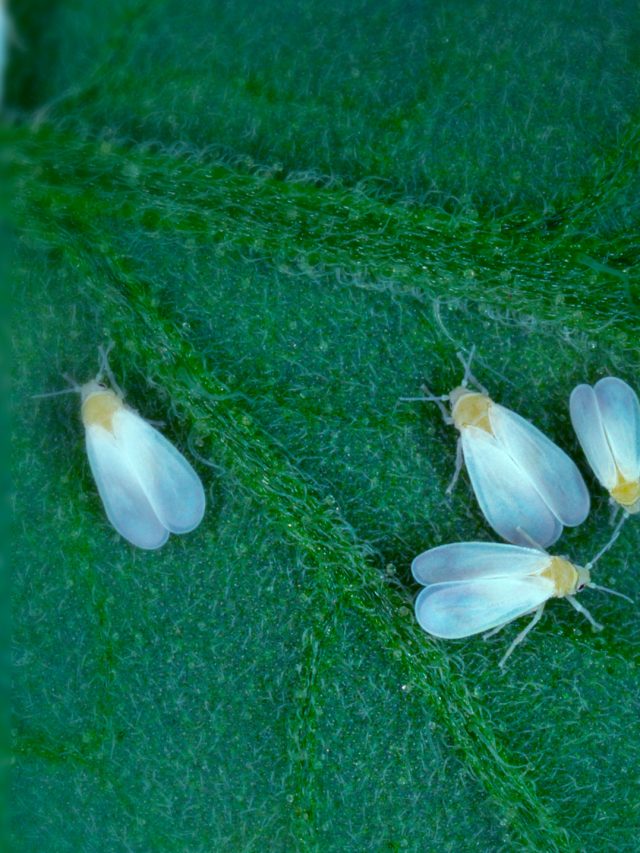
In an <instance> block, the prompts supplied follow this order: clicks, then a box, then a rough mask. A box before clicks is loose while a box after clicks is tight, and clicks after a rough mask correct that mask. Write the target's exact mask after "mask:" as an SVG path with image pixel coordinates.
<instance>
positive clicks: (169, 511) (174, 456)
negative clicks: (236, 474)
mask: <svg viewBox="0 0 640 853" xmlns="http://www.w3.org/2000/svg"><path fill="white" fill-rule="evenodd" d="M113 432H114V435H115V438H116V441H117V442H118V444H119V445H120V447H121V448H122V452H123V454H124V456H125V457H126V459H127V460H128V463H129V467H130V469H131V471H132V472H133V474H134V475H135V477H136V479H137V480H138V482H139V483H140V485H141V487H142V490H143V492H144V493H145V495H146V497H147V499H148V501H149V503H150V504H151V506H152V507H153V510H154V512H155V513H156V515H157V516H158V519H159V520H160V522H161V523H162V524H163V525H164V526H165V527H166V528H167V529H168V530H170V531H171V532H172V533H188V532H189V531H190V530H193V529H194V528H195V527H197V526H198V524H200V521H201V520H202V516H203V514H204V507H205V496H204V489H203V488H202V483H201V482H200V478H199V477H198V475H197V474H196V472H195V471H194V470H193V468H192V467H191V465H190V464H189V463H188V462H187V460H186V459H185V458H184V456H183V455H182V454H181V453H180V452H179V451H178V450H176V448H175V447H174V446H173V444H171V442H170V441H168V440H167V439H166V438H165V437H164V436H163V435H162V434H161V433H159V432H158V430H157V429H154V428H153V427H152V426H151V425H150V424H148V423H147V421H145V420H144V419H143V418H141V417H140V416H139V415H137V414H136V413H135V412H132V411H131V410H130V409H126V408H123V409H120V410H119V411H118V412H116V414H115V415H114V417H113Z"/></svg>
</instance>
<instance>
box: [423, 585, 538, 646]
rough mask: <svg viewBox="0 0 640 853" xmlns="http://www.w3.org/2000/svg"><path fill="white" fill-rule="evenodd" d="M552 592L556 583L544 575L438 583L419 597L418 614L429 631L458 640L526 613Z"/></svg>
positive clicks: (437, 635) (435, 634) (424, 627)
mask: <svg viewBox="0 0 640 853" xmlns="http://www.w3.org/2000/svg"><path fill="white" fill-rule="evenodd" d="M552 595H553V583H552V582H551V581H550V580H548V579H547V578H544V577H514V578H481V579H478V580H472V581H461V582H458V583H437V584H434V585H433V586H428V587H425V589H423V590H422V592H421V593H420V595H419V596H418V598H417V599H416V605H415V608H416V618H417V620H418V623H419V624H420V627H421V628H423V629H424V630H425V631H427V632H428V633H429V634H433V636H435V637H442V638H443V639H447V640H455V639H459V638H461V637H469V636H471V635H472V634H478V633H480V632H481V631H489V630H491V629H492V628H497V627H498V626H499V625H504V624H506V623H507V622H511V620H512V619H517V618H518V616H524V614H525V613H530V612H531V611H532V610H535V609H536V608H537V607H539V606H540V605H541V604H543V603H544V602H545V601H547V600H548V599H549V598H551V596H552Z"/></svg>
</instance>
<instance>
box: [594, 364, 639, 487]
mask: <svg viewBox="0 0 640 853" xmlns="http://www.w3.org/2000/svg"><path fill="white" fill-rule="evenodd" d="M594 391H595V395H596V399H597V401H598V407H599V409H600V413H601V415H602V424H603V426H604V431H605V434H606V436H607V439H608V441H609V446H610V447H611V451H612V453H613V458H614V460H615V462H616V464H617V466H618V468H619V469H620V472H621V473H622V475H623V476H624V478H625V479H626V480H630V481H633V480H637V479H638V477H639V476H640V403H638V397H637V396H636V393H635V391H634V390H633V389H632V388H630V387H629V386H628V385H627V383H626V382H623V381H622V379H616V378H615V377H614V376H607V377H606V378H605V379H601V380H600V381H599V382H596V385H595V387H594Z"/></svg>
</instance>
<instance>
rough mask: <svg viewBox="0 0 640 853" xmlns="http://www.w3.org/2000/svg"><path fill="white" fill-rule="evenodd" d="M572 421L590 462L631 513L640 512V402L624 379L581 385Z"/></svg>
mask: <svg viewBox="0 0 640 853" xmlns="http://www.w3.org/2000/svg"><path fill="white" fill-rule="evenodd" d="M569 410H570V412H571V423H572V424H573V428H574V430H575V431H576V435H577V436H578V441H579V442H580V445H581V447H582V449H583V450H584V454H585V456H586V457H587V460H588V462H589V465H591V468H592V469H593V473H594V474H595V475H596V477H597V478H598V480H599V481H600V483H601V484H602V485H603V486H604V487H605V489H607V491H608V492H609V494H610V495H611V497H612V498H613V500H614V501H615V502H616V503H617V504H618V505H619V506H621V507H623V508H624V510H625V511H626V512H627V513H636V512H640V403H639V402H638V397H637V395H636V393H635V391H634V390H633V389H632V388H630V387H629V386H628V385H627V383H626V382H623V381H622V379H616V378H615V377H613V376H607V377H605V378H604V379H601V380H600V381H599V382H596V384H595V385H594V386H593V387H591V385H578V386H577V387H576V388H574V389H573V391H572V392H571V397H570V398H569Z"/></svg>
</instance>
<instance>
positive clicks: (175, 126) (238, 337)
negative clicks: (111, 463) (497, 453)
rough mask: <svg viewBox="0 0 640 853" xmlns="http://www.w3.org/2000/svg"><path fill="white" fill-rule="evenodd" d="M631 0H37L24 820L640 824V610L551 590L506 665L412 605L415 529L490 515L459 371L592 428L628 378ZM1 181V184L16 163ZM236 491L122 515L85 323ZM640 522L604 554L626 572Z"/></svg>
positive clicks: (277, 841) (18, 358) (467, 840)
mask: <svg viewBox="0 0 640 853" xmlns="http://www.w3.org/2000/svg"><path fill="white" fill-rule="evenodd" d="M637 11H638V10H637V3H635V2H616V3H614V2H585V3H582V4H576V3H574V2H568V0H561V2H550V0H547V1H546V2H543V0H539V2H527V3H523V4H518V5H517V7H516V4H505V3H501V2H497V0H488V2H447V3H444V2H439V3H420V2H410V1H409V0H405V2H399V0H397V1H396V0H388V2H381V0H378V2H373V0H354V2H353V3H343V2H340V0H323V2H319V1H318V2H308V1H307V2H305V0H297V2H294V0H281V2H275V0H271V2H264V3H262V4H257V3H256V2H255V0H237V2H233V3H232V2H204V0H193V2H191V3H189V4H185V3H184V2H178V0H158V2H143V0H138V2H133V0H129V2H126V0H113V2H110V3H96V2H94V0H75V2H71V0H69V2H66V3H63V2H55V0H47V2H44V0H31V2H28V0H22V2H17V0H16V2H14V3H13V5H12V13H13V17H14V20H15V25H16V30H17V33H18V36H19V42H20V43H19V44H17V45H14V46H13V49H12V61H11V65H10V68H9V75H8V83H7V86H8V94H7V104H6V106H5V114H4V121H3V124H2V128H1V129H0V135H1V138H2V139H1V141H2V148H1V154H0V157H1V159H2V170H3V175H6V177H7V178H8V179H9V180H10V182H11V183H10V184H9V186H10V191H11V198H12V200H13V204H12V213H11V220H10V224H11V229H12V230H13V233H14V239H13V240H12V245H13V247H14V251H13V276H12V279H13V291H14V307H13V316H12V333H11V338H10V343H11V347H12V356H13V379H14V390H13V414H12V432H13V447H14V453H13V495H12V503H13V510H14V535H13V539H14V548H13V635H14V678H15V684H14V698H13V722H12V734H13V738H14V756H15V758H14V766H13V771H12V789H13V791H12V816H13V820H14V847H15V849H16V850H18V851H34V853H35V851H37V853H48V851H56V852H57V851H74V853H75V851H124V850H130V851H189V853H191V851H203V853H204V852H205V851H218V850H220V851H264V850H270V851H292V850H296V851H298V850H300V851H307V850H309V851H315V850H317V851H323V853H324V852H325V851H326V852H327V853H329V851H364V850H366V851H369V850H371V851H404V850H408V851H420V852H421V853H422V851H438V853H440V851H456V853H459V852H460V851H476V850H477V851H487V850H492V851H493V850H507V849H508V850H545V851H547V850H561V851H565V850H589V851H600V850H603V851H605V850H616V851H632V850H637V844H638V834H639V832H640V813H639V812H640V769H639V768H640V741H639V739H638V733H637V727H638V714H639V712H640V690H639V683H638V665H639V663H640V631H639V626H638V616H637V609H636V607H635V606H633V605H629V604H627V603H626V602H624V601H622V600H620V599H615V598H612V597H608V596H605V595H603V594H601V593H597V592H585V593H584V594H583V595H582V596H581V601H582V602H583V603H584V604H585V605H586V606H587V607H589V609H590V610H591V612H592V613H593V614H594V616H595V617H596V618H597V619H598V620H599V621H602V622H603V623H604V624H605V629H604V630H603V631H602V632H601V633H600V634H594V633H593V632H592V631H591V628H590V627H589V625H588V624H587V622H586V621H585V620H583V619H582V618H581V617H580V616H579V615H578V614H577V613H575V612H574V611H573V610H572V609H571V608H570V607H569V606H568V605H567V604H566V603H565V602H562V601H555V602H552V603H551V604H550V606H549V607H548V609H547V612H546V614H545V617H544V619H543V621H542V623H541V624H540V625H539V626H538V627H537V628H536V630H535V632H534V633H533V634H532V635H530V637H529V639H528V640H527V642H526V644H525V645H523V646H522V647H520V648H519V649H518V650H517V651H516V653H515V654H514V656H513V657H512V659H511V660H510V662H509V666H508V668H507V670H506V672H504V673H501V672H500V670H499V669H498V666H497V663H498V661H499V659H500V657H501V655H502V654H503V652H504V650H505V648H506V645H507V644H508V643H509V641H510V640H511V639H512V638H513V637H514V636H515V634H516V633H517V631H518V630H519V629H520V628H521V627H522V624H521V623H519V622H518V623H516V624H514V625H512V626H509V627H508V628H506V629H505V630H504V631H503V632H502V633H501V634H499V635H498V636H496V637H495V638H493V639H492V640H490V641H488V642H483V640H482V639H481V638H477V637H476V638H470V639H468V640H465V641H460V642H449V643H446V642H441V641H434V640H432V639H431V638H429V637H428V636H427V635H426V634H424V633H422V632H421V631H420V629H419V628H418V627H417V626H416V624H415V621H414V616H413V608H412V601H413V598H414V596H415V593H416V592H417V590H418V588H417V585H416V584H415V583H414V582H413V580H412V579H411V576H410V570H409V567H410V563H411V559H412V558H413V556H415V555H416V554H417V553H419V552H420V551H422V550H425V549H426V548H429V547H433V546H434V545H437V544H441V543H445V542H451V541H461V540H472V539H478V538H479V539H491V538H492V533H491V531H490V530H489V528H488V527H487V525H486V524H485V523H484V521H483V518H482V516H481V514H480V512H479V510H478V508H477V506H476V504H475V501H474V499H473V496H472V493H471V491H470V488H469V485H468V481H467V478H466V475H463V476H462V478H461V480H460V482H459V484H458V486H457V488H456V490H455V492H454V493H453V495H452V496H451V498H446V497H445V493H444V492H445V488H446V485H447V483H448V481H449V479H450V477H451V474H452V470H453V465H454V450H455V434H454V432H453V431H452V430H451V429H450V428H448V427H446V426H445V425H444V424H443V423H442V420H441V417H440V415H439V413H438V411H437V410H436V409H435V407H433V406H427V405H424V404H422V405H421V404H406V403H400V402H399V398H400V397H402V396H411V395H415V394H417V393H419V387H420V385H421V383H423V382H427V384H428V385H429V386H430V387H432V388H433V389H434V390H436V391H438V392H442V393H444V392H446V391H448V390H450V389H451V388H452V387H454V386H455V385H456V384H458V382H459V380H460V377H461V371H462V369H461V365H460V363H459V362H458V360H457V358H456V353H457V352H458V351H459V350H467V351H468V350H469V349H470V348H471V347H472V346H473V345H475V346H476V348H477V355H476V358H475V361H474V371H475V373H476V375H477V376H478V378H479V379H480V380H481V381H482V382H483V383H484V384H485V385H487V386H488V388H489V389H490V391H491V394H492V396H493V397H494V398H495V399H496V400H499V401H500V402H502V403H504V404H505V405H507V406H509V407H511V408H513V409H515V410H517V411H518V412H519V413H521V414H522V415H524V416H525V417H527V418H529V419H531V420H532V421H534V422H535V423H536V424H537V425H538V426H540V427H541V428H543V429H544V430H545V431H546V432H547V433H548V434H549V435H550V436H551V437H552V438H553V439H554V440H556V441H558V443H560V444H561V445H562V446H563V447H565V448H566V449H567V450H569V452H571V453H573V454H574V455H575V458H576V459H577V460H578V462H579V464H580V465H581V467H582V469H583V471H584V473H585V477H586V479H587V482H588V485H589V486H590V488H591V491H592V495H593V509H592V513H591V515H590V517H589V519H588V521H587V522H586V523H585V524H584V525H583V526H582V527H580V528H579V529H576V530H571V531H565V534H564V536H563V538H562V540H561V541H560V542H559V543H558V545H557V546H556V552H558V553H564V554H567V555H569V556H570V557H571V559H573V560H575V561H576V562H579V563H584V562H586V561H587V560H588V559H589V558H590V557H592V556H593V555H594V554H595V552H596V550H597V549H598V548H599V547H600V546H601V545H602V544H603V543H604V542H605V541H606V540H607V538H608V536H609V535H610V531H611V527H610V511H609V508H608V505H607V499H606V495H605V494H604V493H603V491H602V489H601V488H600V487H599V486H598V484H597V483H596V482H595V481H594V478H593V477H592V476H591V474H590V473H589V472H588V470H587V468H586V464H585V463H584V460H583V458H582V455H581V453H580V452H579V448H578V447H577V443H576V440H575V438H574V436H573V434H572V431H571V427H570V424H569V419H568V411H567V397H568V394H569V393H570V391H571V388H572V387H573V386H574V385H575V384H576V383H578V382H580V381H591V382H592V381H595V380H596V379H597V378H598V377H600V376H602V375H605V374H607V373H613V374H615V375H618V376H621V377H623V378H625V379H626V380H627V381H629V382H630V383H631V384H632V385H635V386H636V387H638V379H637V366H638V336H637V315H638V306H639V304H640V301H639V300H640V293H639V291H638V277H637V262H638V254H639V241H638V198H639V196H640V162H639V161H640V147H639V142H640V139H639V136H640V134H639V133H638V94H639V92H640V47H639V44H640V25H639V23H638V21H639V19H638V15H637ZM5 185H6V184H5ZM108 341H113V342H114V344H115V348H114V351H113V354H112V366H113V368H114V371H115V373H116V375H117V377H118V379H119V382H120V384H121V385H122V386H123V387H124V388H125V390H126V392H127V400H128V402H129V403H130V404H131V405H132V406H134V407H135V408H137V409H138V410H139V411H140V412H141V413H142V414H143V415H144V416H145V417H148V418H150V419H158V420H162V421H163V422H164V426H163V431H164V432H165V434H166V435H167V436H168V437H169V438H170V439H171V440H172V441H174V442H175V443H176V445H177V446H179V447H181V448H183V449H184V450H185V452H186V453H187V455H190V456H191V458H193V459H194V460H195V463H194V464H195V465H196V467H197V468H198V470H199V472H200V474H201V476H202V479H203V481H204V483H205V488H206V490H207V494H208V499H209V506H208V511H207V514H206V516H205V520H204V522H203V524H202V525H201V526H200V527H199V528H198V530H197V531H195V532H194V533H192V534H190V535H187V536H184V537H171V539H170V541H169V543H168V544H167V545H166V546H165V547H164V548H162V549H161V550H160V551H158V552H143V551H139V550H135V549H134V548H132V547H131V546H129V545H128V544H127V543H126V542H125V541H123V540H122V539H121V538H119V537H118V536H117V534H116V533H115V531H114V530H113V529H112V528H111V527H110V526H109V524H108V522H107V520H106V518H105V515H104V512H103V509H102V506H101V504H100V500H99V498H98V495H97V493H96V489H95V486H94V483H93V481H92V478H91V474H90V471H89V469H88V465H87V460H86V455H85V452H84V444H83V435H82V427H81V424H80V421H79V412H78V408H79V407H78V399H77V398H76V397H75V396H73V395H70V396H68V397H64V396H63V397H58V398H53V399H50V400H34V399H32V395H33V394H36V393H40V392H43V391H47V390H54V389H57V388H60V387H62V386H63V384H64V379H63V378H62V374H64V373H67V374H71V375H72V376H73V377H75V378H76V379H77V380H78V381H86V380H87V379H89V378H91V377H92V376H93V375H95V372H96V371H97V347H98V345H99V344H105V343H106V342H108ZM638 543H639V534H638V528H637V522H636V521H634V520H632V521H630V522H628V523H627V525H626V526H625V528H624V530H623V533H622V536H621V538H620V541H619V544H618V545H617V546H616V548H615V550H614V551H612V552H611V553H610V555H608V556H607V557H606V558H605V559H603V561H602V563H601V564H599V565H598V568H597V572H596V573H595V580H596V582H597V583H601V584H606V585H611V586H614V587H616V588H618V589H620V590H622V591H625V592H627V593H630V594H631V595H633V594H634V591H635V586H636V582H637V577H638V568H637V565H636V564H637V561H638V560H637V553H638Z"/></svg>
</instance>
